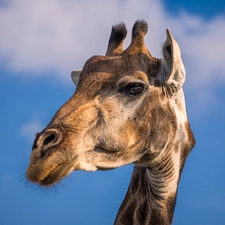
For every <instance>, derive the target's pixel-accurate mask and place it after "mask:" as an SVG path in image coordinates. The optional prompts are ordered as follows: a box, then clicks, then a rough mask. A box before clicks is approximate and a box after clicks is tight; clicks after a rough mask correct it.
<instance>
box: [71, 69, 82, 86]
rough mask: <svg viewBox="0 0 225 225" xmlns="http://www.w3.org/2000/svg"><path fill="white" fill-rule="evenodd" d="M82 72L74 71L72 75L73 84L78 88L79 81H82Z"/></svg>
mask: <svg viewBox="0 0 225 225" xmlns="http://www.w3.org/2000/svg"><path fill="white" fill-rule="evenodd" d="M81 72H82V70H74V71H72V73H71V78H72V81H73V83H74V84H75V85H76V86H77V85H78V82H79V79H80V74H81Z"/></svg>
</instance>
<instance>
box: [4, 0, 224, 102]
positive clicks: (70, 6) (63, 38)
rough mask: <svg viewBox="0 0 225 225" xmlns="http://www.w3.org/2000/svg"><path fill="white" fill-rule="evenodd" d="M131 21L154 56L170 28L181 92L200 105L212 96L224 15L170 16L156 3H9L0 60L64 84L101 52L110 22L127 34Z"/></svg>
mask: <svg viewBox="0 0 225 225" xmlns="http://www.w3.org/2000/svg"><path fill="white" fill-rule="evenodd" d="M137 19H145V20H146V21H147V22H148V24H149V33H148V34H147V36H146V44H147V46H148V47H149V48H150V50H151V52H152V54H153V55H154V56H156V57H161V46H162V43H163V41H164V39H165V29H166V28H167V27H170V28H171V30H172V32H173V34H174V36H175V38H176V39H177V41H178V43H179V44H180V46H181V49H182V53H183V58H184V61H185V65H186V70H187V74H188V77H187V85H186V86H187V89H188V90H191V91H190V93H191V94H193V95H195V96H198V97H197V101H199V103H200V104H201V103H202V104H203V105H204V103H205V102H206V99H207V98H208V96H210V97H211V98H212V99H213V98H215V96H214V92H213V89H214V88H215V87H216V86H217V84H220V85H221V83H222V84H223V85H224V84H225V75H224V71H225V63H224V59H225V45H224V40H225V29H222V28H224V27H225V17H224V16H219V15H218V16H217V17H215V18H214V19H213V20H210V21H205V20H203V19H202V18H201V17H198V16H196V15H195V16H193V15H190V14H188V13H186V12H182V11H181V12H180V13H179V14H178V15H176V16H172V15H171V14H169V13H167V12H166V10H165V8H164V6H163V4H162V2H161V1H160V0H142V1H135V0H130V1H120V0H114V1H102V0H96V1H88V0H84V1H70V0H66V1H61V0H49V1H45V0H39V1H33V0H31V1H28V0H27V1H26V0H25V1H24V0H17V1H13V0H10V1H9V3H8V4H7V6H4V7H2V8H0V31H1V41H0V49H1V50H0V59H3V60H4V61H7V65H8V69H9V70H12V71H19V72H23V71H26V72H31V74H38V73H40V74H41V72H46V71H48V70H51V71H55V73H54V74H55V75H57V76H59V77H63V78H64V79H68V80H69V79H70V78H69V74H70V72H71V71H72V70H73V69H74V68H81V67H82V66H83V64H84V62H85V61H86V60H87V59H88V58H89V57H90V56H92V55H95V54H104V53H105V51H106V46H107V42H108V38H109V34H110V29H111V25H112V24H115V23H118V22H121V21H124V22H125V23H126V25H127V27H128V29H129V30H131V27H132V25H133V23H134V21H135V20H137ZM129 40H130V39H129V38H127V40H126V45H128V44H129ZM54 74H53V75H54ZM53 75H52V74H51V76H53ZM197 92H200V94H199V95H196V93H197Z"/></svg>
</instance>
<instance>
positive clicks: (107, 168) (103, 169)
mask: <svg viewBox="0 0 225 225" xmlns="http://www.w3.org/2000/svg"><path fill="white" fill-rule="evenodd" d="M96 168H97V170H101V171H106V170H113V169H115V168H114V167H99V166H96Z"/></svg>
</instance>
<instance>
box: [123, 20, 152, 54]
mask: <svg viewBox="0 0 225 225" xmlns="http://www.w3.org/2000/svg"><path fill="white" fill-rule="evenodd" d="M147 32H148V24H147V22H146V21H144V20H137V21H136V22H135V24H134V26H133V29H132V39H131V44H130V46H129V47H128V48H127V49H126V52H128V53H129V54H132V53H135V52H143V53H145V54H147V55H148V56H149V57H151V54H150V52H149V50H148V49H147V47H146V46H145V44H144V36H145V35H146V33H147Z"/></svg>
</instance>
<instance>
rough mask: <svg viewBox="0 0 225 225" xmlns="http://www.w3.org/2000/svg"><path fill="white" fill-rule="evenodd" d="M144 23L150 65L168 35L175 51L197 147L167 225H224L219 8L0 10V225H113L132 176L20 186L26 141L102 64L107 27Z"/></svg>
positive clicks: (213, 4) (61, 0)
mask: <svg viewBox="0 0 225 225" xmlns="http://www.w3.org/2000/svg"><path fill="white" fill-rule="evenodd" d="M137 19H144V20H146V21H147V22H148V26H149V30H148V34H147V35H146V37H145V43H146V45H147V46H148V48H149V49H150V51H151V53H152V55H153V56H155V57H158V58H160V57H161V56H162V54H161V49H162V45H163V42H164V41H165V38H166V34H165V30H166V28H167V27H169V28H170V29H171V31H172V33H173V36H174V37H175V39H176V40H177V42H178V43H179V45H180V48H181V51H182V57H183V62H184V65H185V67H186V72H187V78H186V83H185V85H184V91H185V96H186V104H187V111H188V115H189V121H190V124H191V127H192V129H193V132H194V135H195V137H196V140H197V144H196V146H195V148H194V149H193V151H192V153H191V154H190V156H189V158H188V160H187V163H186V165H185V168H184V171H183V174H182V178H181V181H180V185H179V193H178V198H177V205H176V210H175V214H174V222H173V225H180V224H182V225H190V224H191V225H201V224H204V225H223V224H225V175H224V172H225V162H224V161H225V144H224V142H225V131H224V128H225V100H224V99H225V72H224V71H225V2H224V0H221V1H219V0H207V1H205V0H204V1H203V0H199V1H196V0H186V1H180V0H164V1H163V0H138V1H137V0H136V1H135V0H130V1H128V0H114V1H112V0H111V1H110V0H108V1H102V0H95V1H88V0H82V1H78V0H77V1H76V0H48V1H46V0H38V1H37V0H0V100H1V105H0V142H1V148H0V223H1V225H15V224H17V225H30V224H32V225H40V224H42V225H47V224H55V225H61V224H63V225H72V224H77V225H92V224H93V225H94V224H98V225H108V224H113V221H114V218H115V216H116V212H117V209H118V208H119V205H120V203H121V202H122V199H123V197H124V195H125V192H126V189H127V187H128V184H129V180H130V177H131V173H132V169H133V166H132V165H130V166H125V167H122V168H119V169H116V170H112V171H107V172H82V171H77V172H74V173H73V174H72V175H71V176H69V177H68V178H67V179H65V181H63V182H62V183H61V185H60V186H58V187H57V188H56V189H50V190H42V189H40V188H37V187H35V186H32V185H29V184H28V183H27V182H26V179H25V176H24V173H25V170H26V166H27V164H28V161H29V155H30V151H31V146H32V142H33V139H34V134H35V133H36V132H38V131H40V130H42V129H43V128H44V127H45V126H46V125H47V123H48V122H49V120H50V119H51V118H52V116H53V115H54V113H55V112H56V110H57V109H58V108H59V107H60V106H61V105H62V104H63V103H64V102H65V101H66V100H67V99H69V98H70V97H71V95H72V94H73V92H74V90H75V86H74V85H73V83H72V81H71V79H70V73H71V71H72V70H74V69H78V68H82V67H83V65H84V63H85V61H86V60H87V59H88V58H90V57H91V56H93V55H104V54H105V51H106V48H107V43H108V38H109V35H110V31H111V26H112V25H113V24H116V23H119V22H122V21H123V22H125V24H126V26H127V28H128V30H129V33H128V37H127V39H126V42H125V45H126V46H128V45H129V43H130V33H131V29H132V26H133V24H134V22H135V21H136V20H137Z"/></svg>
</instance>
